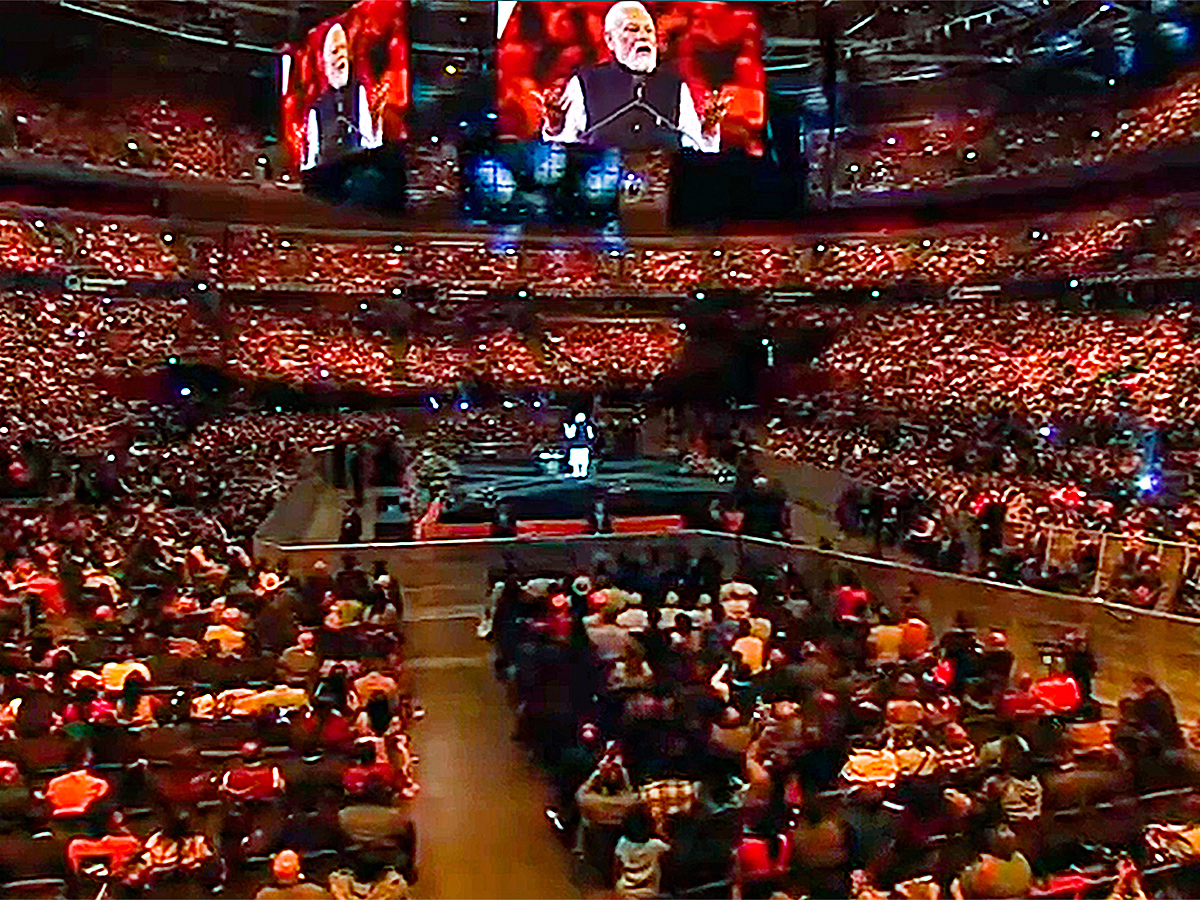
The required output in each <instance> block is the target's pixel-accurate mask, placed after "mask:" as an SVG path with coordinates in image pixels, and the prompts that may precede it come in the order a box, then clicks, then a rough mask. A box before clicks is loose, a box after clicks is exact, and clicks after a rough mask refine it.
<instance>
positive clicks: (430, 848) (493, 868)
mask: <svg viewBox="0 0 1200 900" xmlns="http://www.w3.org/2000/svg"><path fill="white" fill-rule="evenodd" d="M447 614H449V615H461V611H460V610H455V609H453V608H451V609H448V610H447ZM475 625H476V620H475V619H474V618H470V619H463V618H458V619H454V618H426V619H425V620H424V621H421V622H414V623H412V625H411V626H410V628H409V629H408V634H409V642H410V653H409V659H410V661H411V664H412V667H413V672H414V677H415V682H416V694H417V697H418V698H419V699H420V702H421V703H422V705H423V706H424V707H425V709H426V716H425V718H424V719H423V720H422V721H421V723H420V724H418V725H416V726H415V727H414V733H413V742H414V744H415V746H416V752H417V753H418V754H419V755H420V757H421V762H420V764H419V765H418V767H417V769H418V777H419V780H420V783H421V794H420V796H419V798H418V799H417V801H416V802H415V804H414V816H415V818H416V822H417V834H418V838H417V840H418V857H419V868H420V879H419V881H418V883H417V885H416V886H415V887H414V889H413V895H414V896H415V897H417V898H435V897H437V898H476V897H478V898H484V897H490V898H573V897H579V896H581V895H580V891H579V889H578V888H577V887H575V885H574V884H573V883H572V880H571V871H572V860H571V855H570V853H569V852H568V851H567V849H566V848H565V847H563V845H562V843H561V842H560V841H559V840H558V839H557V837H556V836H555V835H554V833H553V832H552V831H551V829H550V827H549V825H548V823H547V821H546V817H545V813H544V810H545V807H546V803H547V800H548V798H549V796H550V794H549V788H548V785H547V783H546V781H545V779H544V778H543V776H542V773H541V772H540V771H539V770H538V768H537V767H536V766H535V764H534V763H533V762H531V761H530V760H529V759H528V758H527V755H526V753H525V751H524V749H523V748H522V747H521V745H520V744H518V743H516V742H515V741H513V740H511V735H512V732H513V726H514V717H513V711H512V706H511V704H510V703H509V702H508V698H507V697H506V696H505V689H504V686H503V685H502V684H501V683H500V682H498V681H497V680H496V678H495V676H494V675H493V674H492V671H491V665H490V659H489V657H488V650H489V645H488V644H487V643H485V642H483V641H480V640H479V639H477V638H476V637H475V636H474V629H475Z"/></svg>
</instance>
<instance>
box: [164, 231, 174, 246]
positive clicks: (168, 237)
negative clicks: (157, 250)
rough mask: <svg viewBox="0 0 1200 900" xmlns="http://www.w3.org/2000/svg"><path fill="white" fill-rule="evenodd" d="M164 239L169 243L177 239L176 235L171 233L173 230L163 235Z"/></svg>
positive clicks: (165, 242)
mask: <svg viewBox="0 0 1200 900" xmlns="http://www.w3.org/2000/svg"><path fill="white" fill-rule="evenodd" d="M162 239H163V243H164V244H169V243H171V241H173V240H175V235H173V234H171V232H169V231H168V232H167V233H166V234H164V235H163V237H162Z"/></svg>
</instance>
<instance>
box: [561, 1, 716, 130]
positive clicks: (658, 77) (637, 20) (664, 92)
mask: <svg viewBox="0 0 1200 900" xmlns="http://www.w3.org/2000/svg"><path fill="white" fill-rule="evenodd" d="M604 43H605V44H606V45H607V46H608V49H609V51H610V52H611V53H612V59H611V60H610V61H609V62H606V63H603V64H601V65H598V66H587V67H585V68H583V69H580V70H579V71H578V72H577V73H576V74H575V75H573V76H572V77H571V79H570V81H568V82H567V84H566V87H565V89H553V90H550V91H547V92H546V93H545V94H544V95H542V96H541V98H540V99H541V101H542V109H543V116H542V137H543V138H544V139H545V140H547V141H556V142H559V143H564V144H576V143H579V144H588V145H592V146H598V147H618V148H620V149H622V150H650V149H655V148H668V149H669V148H679V147H684V148H688V149H692V150H700V151H703V152H705V153H716V152H717V151H718V150H720V149H721V132H720V123H721V116H722V115H723V114H724V112H725V103H724V102H723V100H722V99H721V98H719V97H718V96H717V95H715V94H714V95H713V96H712V97H711V98H710V102H709V104H708V106H707V108H706V109H705V111H704V116H703V118H701V116H700V115H698V114H697V112H696V105H695V103H694V102H693V100H692V92H691V91H690V90H689V89H688V86H687V83H686V82H685V81H684V80H683V78H682V76H680V74H679V73H678V72H677V71H675V69H674V68H673V67H671V66H670V65H665V64H664V65H660V64H659V61H658V34H657V30H656V29H655V26H654V19H653V18H652V17H651V16H650V13H649V12H648V11H647V10H646V7H644V6H643V5H642V4H641V3H637V2H635V0H622V2H619V3H614V4H613V5H612V6H611V7H609V9H608V12H607V13H606V14H605V16H604Z"/></svg>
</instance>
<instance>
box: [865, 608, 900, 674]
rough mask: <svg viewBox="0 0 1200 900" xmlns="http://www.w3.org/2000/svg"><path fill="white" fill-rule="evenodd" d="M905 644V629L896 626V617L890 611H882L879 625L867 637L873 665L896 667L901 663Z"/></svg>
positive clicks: (869, 656) (869, 655)
mask: <svg viewBox="0 0 1200 900" xmlns="http://www.w3.org/2000/svg"><path fill="white" fill-rule="evenodd" d="M903 643H904V629H903V627H902V626H900V625H897V624H896V620H895V617H894V616H893V615H892V614H891V612H890V611H889V610H886V609H884V610H882V611H880V613H879V624H878V625H876V626H874V627H873V628H872V629H871V632H870V634H869V635H868V636H867V650H868V658H869V660H870V663H871V665H873V666H885V665H895V664H896V663H898V662H900V650H901V645H902V644H903Z"/></svg>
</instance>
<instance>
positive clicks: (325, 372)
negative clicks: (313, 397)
mask: <svg viewBox="0 0 1200 900" xmlns="http://www.w3.org/2000/svg"><path fill="white" fill-rule="evenodd" d="M320 375H321V377H322V378H328V377H329V370H328V369H322V370H321V372H320Z"/></svg>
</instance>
